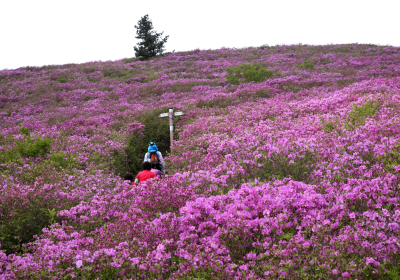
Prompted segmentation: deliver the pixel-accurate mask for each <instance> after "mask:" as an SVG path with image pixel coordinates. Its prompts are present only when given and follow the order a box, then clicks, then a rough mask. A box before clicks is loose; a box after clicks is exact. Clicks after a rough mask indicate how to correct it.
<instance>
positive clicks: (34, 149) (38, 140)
mask: <svg viewBox="0 0 400 280" xmlns="http://www.w3.org/2000/svg"><path fill="white" fill-rule="evenodd" d="M19 132H20V133H21V134H24V135H25V139H24V140H17V139H15V141H14V143H15V145H14V146H12V147H11V148H9V149H6V150H4V151H3V153H0V162H1V163H6V164H9V163H12V162H15V163H18V164H21V161H20V159H21V158H29V157H45V156H46V154H48V153H50V150H51V145H52V143H53V140H52V139H50V138H49V137H45V138H42V137H41V136H37V137H35V138H34V139H33V138H32V137H31V136H30V132H29V130H28V128H26V127H23V126H21V127H20V129H19Z"/></svg>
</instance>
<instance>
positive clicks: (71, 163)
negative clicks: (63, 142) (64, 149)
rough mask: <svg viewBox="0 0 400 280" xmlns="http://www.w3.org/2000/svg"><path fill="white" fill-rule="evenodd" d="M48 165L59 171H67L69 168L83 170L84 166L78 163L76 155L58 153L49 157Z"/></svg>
mask: <svg viewBox="0 0 400 280" xmlns="http://www.w3.org/2000/svg"><path fill="white" fill-rule="evenodd" d="M47 162H48V164H49V165H50V166H52V167H54V168H55V169H56V170H57V171H61V170H62V169H67V168H77V169H81V167H82V166H80V165H79V164H78V163H77V162H76V158H75V155H73V154H69V155H67V154H64V153H56V154H52V155H49V157H48V160H47Z"/></svg>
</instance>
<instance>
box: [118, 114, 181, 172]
mask: <svg viewBox="0 0 400 280" xmlns="http://www.w3.org/2000/svg"><path fill="white" fill-rule="evenodd" d="M165 112H168V109H167V108H161V109H154V110H151V111H148V112H146V113H145V114H144V115H141V116H140V119H139V120H138V121H140V122H141V123H142V124H144V125H145V126H144V135H141V134H140V132H136V133H133V134H132V135H131V136H130V137H129V138H128V142H127V145H126V147H125V150H124V151H123V152H115V153H114V161H113V163H112V166H113V167H114V168H115V172H116V174H120V175H121V177H123V176H124V175H125V173H126V172H131V173H132V174H136V173H138V172H139V171H140V170H141V168H142V163H143V159H144V155H145V154H146V152H147V147H148V146H149V143H150V142H155V143H156V144H157V147H158V149H159V151H160V152H161V153H162V154H163V156H165V152H166V151H168V153H169V152H170V139H169V138H170V132H169V122H168V118H160V117H159V115H160V114H161V113H165ZM177 120H178V118H177V117H175V121H177ZM177 138H178V133H177V132H175V133H174V139H177Z"/></svg>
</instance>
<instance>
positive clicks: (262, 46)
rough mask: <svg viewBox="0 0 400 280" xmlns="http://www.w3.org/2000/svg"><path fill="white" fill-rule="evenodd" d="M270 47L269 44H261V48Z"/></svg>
mask: <svg viewBox="0 0 400 280" xmlns="http://www.w3.org/2000/svg"><path fill="white" fill-rule="evenodd" d="M269 48H270V46H268V45H267V44H264V45H261V47H260V49H262V50H263V49H269Z"/></svg>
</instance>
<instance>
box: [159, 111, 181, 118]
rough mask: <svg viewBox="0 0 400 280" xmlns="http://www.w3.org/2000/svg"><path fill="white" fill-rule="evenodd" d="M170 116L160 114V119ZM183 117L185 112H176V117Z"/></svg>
mask: <svg viewBox="0 0 400 280" xmlns="http://www.w3.org/2000/svg"><path fill="white" fill-rule="evenodd" d="M168 115H169V113H162V114H160V117H161V118H163V117H168ZM182 115H183V112H175V113H174V116H182Z"/></svg>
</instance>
